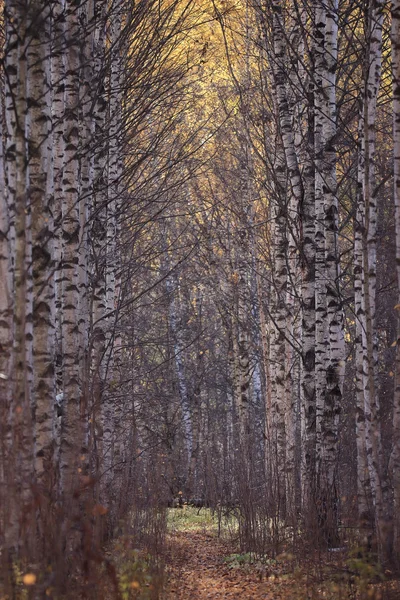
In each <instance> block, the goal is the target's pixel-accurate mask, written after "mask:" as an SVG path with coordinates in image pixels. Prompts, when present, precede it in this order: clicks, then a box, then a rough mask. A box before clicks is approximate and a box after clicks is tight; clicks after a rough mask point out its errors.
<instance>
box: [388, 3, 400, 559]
mask: <svg viewBox="0 0 400 600" xmlns="http://www.w3.org/2000/svg"><path fill="white" fill-rule="evenodd" d="M391 40H392V72H393V136H394V204H395V224H396V274H397V294H398V296H397V297H398V304H397V305H396V307H395V308H396V309H397V314H398V329H397V332H398V333H397V345H396V381H395V391H394V404H393V449H392V455H391V461H390V462H391V465H390V466H391V471H392V480H393V490H394V515H395V523H394V536H395V550H396V551H397V553H399V552H400V0H393V1H392V32H391Z"/></svg>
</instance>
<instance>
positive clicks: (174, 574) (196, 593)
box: [163, 531, 283, 600]
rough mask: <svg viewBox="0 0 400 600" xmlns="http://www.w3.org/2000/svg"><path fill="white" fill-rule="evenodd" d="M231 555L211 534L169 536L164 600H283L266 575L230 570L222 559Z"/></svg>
mask: <svg viewBox="0 0 400 600" xmlns="http://www.w3.org/2000/svg"><path fill="white" fill-rule="evenodd" d="M232 551H233V550H232V546H231V545H229V544H228V543H226V542H224V541H222V540H220V539H218V538H217V537H216V536H215V535H213V534H211V533H203V532H199V531H188V532H186V531H183V532H182V531H178V532H174V533H171V534H170V535H169V549H168V557H167V564H168V565H169V567H168V570H167V573H168V581H167V585H166V590H165V592H164V595H163V600H206V599H207V600H210V599H215V600H228V599H230V600H234V599H237V600H239V599H247V598H254V599H257V600H258V599H261V598H262V599H270V598H271V599H272V598H274V600H279V599H280V598H282V597H283V596H281V594H280V593H279V590H278V589H277V588H276V585H275V584H274V583H272V582H271V581H270V580H269V578H268V574H266V573H261V572H260V571H257V569H254V568H253V569H249V570H248V571H247V572H244V571H243V569H234V568H230V567H229V565H228V564H227V562H226V560H224V559H226V557H227V556H229V555H230V554H231V553H232ZM272 588H274V590H272ZM272 592H273V593H272Z"/></svg>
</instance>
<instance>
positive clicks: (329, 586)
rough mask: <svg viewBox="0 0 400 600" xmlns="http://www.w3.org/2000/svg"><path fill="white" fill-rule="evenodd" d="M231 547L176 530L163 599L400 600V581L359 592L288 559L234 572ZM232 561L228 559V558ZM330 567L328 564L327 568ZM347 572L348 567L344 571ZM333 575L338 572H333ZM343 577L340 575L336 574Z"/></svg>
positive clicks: (209, 537) (204, 535)
mask: <svg viewBox="0 0 400 600" xmlns="http://www.w3.org/2000/svg"><path fill="white" fill-rule="evenodd" d="M234 551H235V550H234V549H233V548H232V544H231V543H228V542H226V541H223V540H221V539H219V538H218V537H217V536H216V535H215V533H212V532H210V531H206V530H205V529H204V530H203V531H199V530H194V531H190V530H189V531H172V532H170V533H169V536H168V553H167V582H166V586H165V590H164V593H163V595H162V600H239V599H240V600H248V599H254V600H306V599H309V600H321V598H324V599H325V598H326V599H327V600H348V599H349V598H354V599H355V598H357V600H366V599H368V600H398V599H399V598H400V581H398V580H396V581H388V582H387V583H386V584H378V585H377V584H375V585H368V587H367V588H365V587H364V588H362V587H361V589H360V588H359V589H358V591H356V588H355V587H354V584H355V582H354V581H353V583H352V585H351V582H350V581H346V580H345V579H344V580H342V581H339V580H338V579H337V578H336V579H330V580H327V581H326V582H325V585H324V584H323V583H322V581H321V579H320V577H316V576H313V575H312V573H311V572H310V571H309V572H308V574H307V571H303V572H302V571H298V570H297V571H296V570H293V565H292V568H291V567H290V566H289V565H288V564H287V562H286V564H285V561H284V560H283V561H279V564H274V566H271V567H270V568H268V567H266V566H263V567H261V566H258V567H257V565H247V567H245V566H243V565H242V566H241V567H239V568H235V567H233V566H232V562H231V561H230V560H229V557H232V552H234ZM227 558H228V560H227ZM328 566H329V565H327V564H326V565H325V567H328ZM342 570H343V569H342ZM332 572H334V570H333V571H332ZM337 573H341V571H340V570H339V571H337V572H336V576H337Z"/></svg>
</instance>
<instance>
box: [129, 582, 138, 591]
mask: <svg viewBox="0 0 400 600" xmlns="http://www.w3.org/2000/svg"><path fill="white" fill-rule="evenodd" d="M131 588H133V589H134V590H138V589H139V588H140V583H139V582H138V581H132V582H131Z"/></svg>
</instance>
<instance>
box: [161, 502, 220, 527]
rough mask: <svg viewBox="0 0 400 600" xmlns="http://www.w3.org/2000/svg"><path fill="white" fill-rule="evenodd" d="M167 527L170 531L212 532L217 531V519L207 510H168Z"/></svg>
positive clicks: (186, 507)
mask: <svg viewBox="0 0 400 600" xmlns="http://www.w3.org/2000/svg"><path fill="white" fill-rule="evenodd" d="M167 527H168V529H169V530H170V531H171V530H172V531H204V530H206V531H212V530H214V529H215V530H218V518H217V515H216V514H215V513H213V512H212V511H211V510H210V509H209V508H202V509H200V511H199V509H198V508H194V507H192V506H184V507H183V508H169V509H168V513H167Z"/></svg>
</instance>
